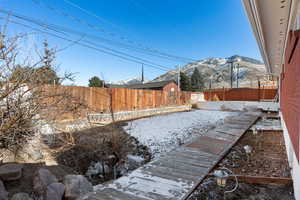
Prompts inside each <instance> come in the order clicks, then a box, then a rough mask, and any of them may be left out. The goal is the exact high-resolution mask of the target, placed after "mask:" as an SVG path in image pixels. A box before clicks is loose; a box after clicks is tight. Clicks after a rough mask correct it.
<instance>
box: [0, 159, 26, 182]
mask: <svg viewBox="0 0 300 200" xmlns="http://www.w3.org/2000/svg"><path fill="white" fill-rule="evenodd" d="M22 169H23V165H21V164H14V163H9V164H5V165H2V166H0V179H1V180H2V181H13V180H18V179H20V178H21V177H22Z"/></svg>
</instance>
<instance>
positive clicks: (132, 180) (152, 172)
mask: <svg viewBox="0 0 300 200" xmlns="http://www.w3.org/2000/svg"><path fill="white" fill-rule="evenodd" d="M259 116H260V113H259V112H241V113H240V114H239V115H238V116H236V117H230V118H226V119H225V123H224V124H223V125H221V126H219V127H216V128H215V129H213V130H210V131H208V132H207V133H205V134H204V135H203V136H200V137H199V138H197V139H196V140H194V141H193V142H192V143H189V144H185V145H183V146H181V147H179V148H177V149H176V150H174V151H172V152H168V153H165V154H164V155H162V156H160V157H159V158H158V159H156V160H154V161H151V162H150V163H148V164H146V165H144V166H143V167H140V168H138V169H136V170H135V171H133V172H132V173H130V174H128V175H127V176H123V177H121V178H119V179H117V180H115V181H113V182H112V183H110V184H106V185H99V186H96V187H95V192H93V193H91V194H88V195H87V196H86V197H84V199H86V200H145V199H154V200H165V199H166V200H167V199H172V200H173V199H174V200H179V199H185V198H186V196H187V195H188V194H189V193H190V192H191V191H193V189H194V188H195V187H197V185H198V183H200V182H201V181H202V179H203V178H204V177H205V176H206V175H207V174H208V173H209V172H210V171H211V170H212V169H213V168H214V166H215V165H216V164H217V163H218V162H219V161H220V160H221V159H222V158H223V156H224V155H225V154H226V153H227V152H228V150H229V149H230V148H231V147H232V146H233V145H234V144H235V143H236V142H237V141H238V139H239V138H240V137H241V136H242V135H243V134H244V133H245V132H246V131H247V130H248V129H249V128H250V127H251V125H252V124H253V123H254V122H255V121H256V120H257V119H258V117H259Z"/></svg>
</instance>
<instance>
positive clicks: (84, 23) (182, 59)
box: [32, 0, 197, 63]
mask: <svg viewBox="0 0 300 200" xmlns="http://www.w3.org/2000/svg"><path fill="white" fill-rule="evenodd" d="M32 1H33V2H34V3H36V4H38V5H40V6H43V7H45V8H47V9H49V10H51V11H53V12H56V13H58V14H60V15H62V16H64V17H68V18H69V19H71V20H73V21H76V22H77V23H81V24H83V25H86V26H88V27H90V28H93V29H95V30H97V31H100V32H103V33H105V34H108V35H110V36H112V37H117V38H119V39H121V40H125V41H126V42H128V43H130V44H135V45H137V46H138V48H140V49H143V50H144V51H148V52H151V53H152V54H158V55H160V56H165V57H167V58H173V59H176V61H180V62H183V63H186V62H190V61H197V60H196V59H192V58H185V57H181V56H175V55H171V54H167V53H164V52H161V51H159V50H156V49H152V48H149V47H145V46H144V45H142V44H139V43H136V42H134V41H132V40H130V39H128V38H127V37H125V36H119V35H118V34H115V33H111V32H107V31H105V30H104V29H102V28H99V26H97V25H93V24H90V23H88V22H86V21H84V20H82V19H79V18H77V17H75V16H72V15H70V14H68V13H66V12H65V11H63V10H61V9H57V8H54V7H52V6H49V5H46V4H45V3H44V2H43V3H42V2H41V1H40V0H32ZM64 1H65V2H68V3H69V4H71V5H72V6H73V7H76V8H79V9H80V10H82V11H84V12H88V13H90V14H91V15H92V16H94V17H95V16H97V15H95V14H93V13H91V12H90V11H88V10H86V9H84V8H82V7H80V6H79V5H77V4H75V3H72V2H71V1H69V0H64ZM98 17H99V16H98Z"/></svg>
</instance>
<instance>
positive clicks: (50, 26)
mask: <svg viewBox="0 0 300 200" xmlns="http://www.w3.org/2000/svg"><path fill="white" fill-rule="evenodd" d="M0 12H3V13H5V14H8V13H9V14H10V15H11V16H13V17H16V18H18V19H21V20H24V21H27V22H28V21H29V22H30V23H33V24H36V25H38V26H42V27H43V28H45V29H50V30H52V31H55V32H58V33H64V34H65V32H66V30H68V29H66V28H61V27H60V26H57V25H53V24H47V23H44V22H41V21H39V20H36V19H33V18H30V17H26V16H22V15H20V14H16V13H15V12H12V11H6V10H3V9H0ZM68 32H71V33H72V31H69V30H68ZM65 35H66V34H65ZM79 35H80V36H81V37H85V34H83V33H81V34H79ZM86 43H89V44H92V45H94V46H98V47H99V46H100V47H101V48H103V49H106V50H109V51H112V52H114V53H117V54H121V55H123V56H127V57H131V58H133V59H137V60H139V61H140V62H139V63H148V64H151V65H156V66H159V67H160V68H163V69H164V70H166V71H169V70H171V69H170V68H168V67H166V66H163V65H160V64H157V63H154V62H151V61H148V60H145V59H142V58H139V57H136V56H132V55H130V54H127V53H124V52H121V51H118V50H114V49H112V48H109V47H106V46H103V45H99V44H95V43H93V42H90V41H86Z"/></svg>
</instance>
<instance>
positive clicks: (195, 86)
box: [191, 68, 204, 91]
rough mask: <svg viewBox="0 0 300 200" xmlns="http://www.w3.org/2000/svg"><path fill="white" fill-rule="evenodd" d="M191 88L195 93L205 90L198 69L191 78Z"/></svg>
mask: <svg viewBox="0 0 300 200" xmlns="http://www.w3.org/2000/svg"><path fill="white" fill-rule="evenodd" d="M191 86H192V90H193V91H199V90H203V89H204V82H203V79H202V76H201V74H200V72H199V70H198V68H195V70H194V72H193V74H192V76H191Z"/></svg>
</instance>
